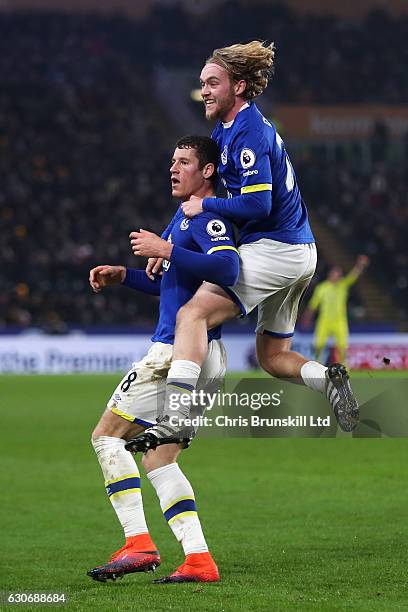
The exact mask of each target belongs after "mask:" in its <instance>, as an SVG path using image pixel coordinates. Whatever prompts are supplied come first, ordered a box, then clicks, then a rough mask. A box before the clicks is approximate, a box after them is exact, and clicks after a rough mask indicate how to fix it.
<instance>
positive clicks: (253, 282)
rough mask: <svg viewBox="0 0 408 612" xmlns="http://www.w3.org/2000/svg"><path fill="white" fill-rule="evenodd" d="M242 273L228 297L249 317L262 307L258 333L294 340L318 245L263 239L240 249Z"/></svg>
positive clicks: (314, 264)
mask: <svg viewBox="0 0 408 612" xmlns="http://www.w3.org/2000/svg"><path fill="white" fill-rule="evenodd" d="M238 250H239V254H240V258H241V270H240V275H239V278H238V282H237V284H236V285H234V287H229V289H228V293H229V294H230V295H231V297H232V298H233V299H234V301H235V302H236V303H237V304H238V306H239V307H240V308H241V312H242V315H243V316H245V315H247V314H249V313H250V312H251V310H253V309H254V308H256V306H258V325H257V327H256V332H257V333H260V334H262V333H267V334H270V335H271V336H276V337H278V338H288V337H290V336H293V331H294V328H295V323H296V319H297V313H298V307H299V302H300V298H301V297H302V295H303V293H304V292H305V291H306V289H307V286H308V285H309V283H310V281H311V279H312V277H313V274H314V272H315V269H316V263H317V251H316V245H315V244H287V243H284V242H277V241H276V240H269V238H261V240H258V241H257V242H252V243H250V244H243V245H241V246H240V247H239V249H238Z"/></svg>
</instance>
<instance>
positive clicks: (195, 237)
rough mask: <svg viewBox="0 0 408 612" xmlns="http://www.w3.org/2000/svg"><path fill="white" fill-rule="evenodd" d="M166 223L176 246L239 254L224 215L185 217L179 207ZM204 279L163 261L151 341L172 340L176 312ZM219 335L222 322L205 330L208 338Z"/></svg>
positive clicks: (168, 342) (209, 214) (229, 225)
mask: <svg viewBox="0 0 408 612" xmlns="http://www.w3.org/2000/svg"><path fill="white" fill-rule="evenodd" d="M169 227H171V229H170V233H169V235H168V238H167V240H168V241H169V242H171V243H172V244H174V245H176V246H179V247H183V248H185V249H188V250H190V251H195V252H196V253H205V254H207V255H211V254H212V253H219V252H221V251H227V252H229V253H231V255H232V254H233V256H234V257H237V258H238V251H237V249H236V246H235V242H234V231H233V226H232V223H231V222H230V221H228V220H226V219H224V218H223V217H220V216H216V215H214V214H213V213H207V212H204V213H202V214H200V215H197V216H196V217H194V218H193V219H187V218H186V217H185V216H184V214H183V212H182V210H181V208H180V209H179V211H177V213H176V215H175V216H174V217H173V219H172V222H171V224H170V226H169ZM203 280H205V279H203V278H199V277H198V276H197V275H196V274H194V268H192V269H191V270H186V269H185V268H183V269H181V268H180V267H179V266H177V265H175V264H174V263H172V262H171V261H164V262H163V277H162V280H161V286H160V316H159V322H158V324H157V327H156V331H155V333H154V336H153V337H152V340H153V342H164V343H166V344H173V342H174V331H175V325H176V316H177V312H178V310H179V309H180V308H181V307H182V306H184V304H186V303H187V302H188V301H189V300H190V298H192V297H193V295H194V294H195V292H196V291H197V289H198V288H199V287H200V285H201V284H202V282H203ZM220 337H221V326H219V327H217V328H214V329H211V330H209V331H208V341H209V342H210V341H211V340H214V339H218V338H220Z"/></svg>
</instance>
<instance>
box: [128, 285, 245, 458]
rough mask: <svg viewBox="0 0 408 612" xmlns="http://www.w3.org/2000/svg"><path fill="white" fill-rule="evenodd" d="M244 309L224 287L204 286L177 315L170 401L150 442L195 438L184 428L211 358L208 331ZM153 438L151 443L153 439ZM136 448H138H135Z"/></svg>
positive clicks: (168, 389) (151, 431)
mask: <svg viewBox="0 0 408 612" xmlns="http://www.w3.org/2000/svg"><path fill="white" fill-rule="evenodd" d="M239 313H240V308H239V306H237V304H235V302H233V300H232V299H231V298H230V297H229V295H227V293H225V291H224V290H223V289H221V287H218V286H217V285H213V284H211V283H204V284H203V285H202V286H201V287H200V289H199V290H198V291H197V293H196V294H195V295H194V297H193V298H192V299H191V300H190V301H189V302H188V303H187V304H186V305H184V306H183V307H182V308H181V309H180V311H179V313H178V315H177V327H176V339H175V345H174V352H173V360H172V363H171V367H170V370H169V373H168V375H167V385H166V401H165V406H164V412H163V417H162V419H160V423H158V425H155V426H153V427H152V428H149V429H147V430H146V432H145V436H146V438H145V439H146V442H147V443H148V444H155V443H156V442H157V440H161V439H176V438H180V439H185V440H188V438H190V437H191V435H192V434H193V432H192V429H191V427H185V426H184V425H183V423H184V421H185V419H186V418H189V416H190V404H189V401H188V395H189V394H191V393H192V392H193V391H194V390H195V388H196V386H197V382H198V379H199V377H200V373H201V366H202V365H203V362H204V360H205V359H206V358H207V355H208V338H207V329H212V328H214V327H217V326H218V325H221V324H222V323H223V322H225V321H227V320H229V319H232V318H234V317H235V316H237V315H238V314H239ZM150 435H151V436H153V437H152V438H151V440H149V439H148V438H149V436H150ZM135 448H136V447H135Z"/></svg>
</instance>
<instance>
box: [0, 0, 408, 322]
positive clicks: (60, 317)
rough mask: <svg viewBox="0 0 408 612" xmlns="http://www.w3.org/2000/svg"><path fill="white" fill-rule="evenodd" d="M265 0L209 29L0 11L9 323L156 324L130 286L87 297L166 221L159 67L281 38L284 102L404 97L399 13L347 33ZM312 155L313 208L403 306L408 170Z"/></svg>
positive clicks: (222, 14)
mask: <svg viewBox="0 0 408 612" xmlns="http://www.w3.org/2000/svg"><path fill="white" fill-rule="evenodd" d="M266 7H267V5H264V7H263V8H260V7H255V6H254V7H252V5H250V4H246V5H245V6H244V5H241V4H239V3H226V4H225V5H223V6H221V7H219V8H218V9H217V13H216V14H215V15H213V16H212V17H211V21H208V20H209V16H208V15H206V14H200V15H192V14H190V13H187V12H186V11H184V9H176V8H175V7H172V8H171V10H170V9H168V8H165V7H163V6H161V7H158V8H156V9H155V10H154V12H153V13H152V14H151V15H149V16H148V17H147V21H145V22H143V23H138V22H132V21H128V20H126V19H125V18H123V17H95V16H79V15H69V16H67V15H57V14H39V13H30V14H12V13H11V14H1V15H0V82H1V88H0V259H1V262H2V266H1V268H0V284H1V292H0V327H1V326H3V327H4V326H5V325H6V326H7V325H8V326H22V327H28V326H36V327H41V328H44V329H46V330H49V331H56V332H58V331H64V329H66V327H67V326H70V325H82V326H87V325H129V324H132V323H133V324H134V323H137V324H139V325H144V324H150V323H151V322H152V321H153V320H154V318H155V312H156V310H155V307H152V305H153V304H154V301H155V298H138V297H136V295H133V296H132V299H130V296H129V292H128V290H126V289H123V288H119V289H118V290H112V291H110V292H109V295H108V293H102V294H99V295H93V294H92V292H91V290H90V288H89V285H88V272H89V269H90V268H91V267H93V266H95V265H97V264H103V263H112V264H116V263H118V264H119V263H121V264H124V265H131V266H141V265H142V264H143V262H142V261H141V260H136V259H135V258H134V256H133V254H132V253H131V250H130V248H129V242H128V233H129V231H131V230H133V229H137V228H139V227H144V228H146V229H150V230H152V231H156V232H158V233H160V232H161V231H162V230H163V229H164V227H165V226H166V224H167V221H168V219H169V218H170V216H171V215H172V210H173V207H174V203H173V202H172V200H171V197H170V185H169V174H168V169H169V158H170V155H171V145H169V142H174V139H173V134H172V128H171V125H169V124H168V123H167V122H166V115H165V101H163V100H161V101H160V103H158V101H157V100H156V99H155V97H154V95H153V86H152V66H153V65H154V63H155V62H156V63H162V64H166V63H168V64H169V65H178V64H180V65H181V64H185V63H186V61H188V62H190V63H191V65H192V66H194V65H195V66H199V65H201V63H202V60H203V58H204V57H205V56H206V54H207V53H208V51H209V50H211V49H212V48H214V47H216V46H220V44H221V43H222V44H227V43H229V42H235V41H237V40H240V39H246V40H248V39H250V38H253V37H257V38H260V37H261V38H265V39H268V40H272V39H273V40H276V42H277V45H278V53H279V63H278V66H279V68H278V70H279V72H277V78H276V90H275V87H274V91H275V95H276V96H278V97H279V98H280V99H281V100H284V101H287V102H294V101H296V102H306V101H314V102H322V103H328V102H355V101H365V102H368V101H372V100H376V101H377V102H403V101H406V99H407V93H408V92H407V85H408V79H407V78H406V75H405V76H404V75H403V74H402V73H401V71H403V70H404V65H405V64H406V61H404V57H402V56H403V55H404V53H405V55H406V53H407V51H404V48H405V46H404V44H403V43H404V42H405V38H406V34H407V33H408V29H407V21H406V20H404V19H399V20H393V19H391V18H384V17H382V18H381V19H380V17H379V16H378V15H377V16H376V15H372V16H371V17H370V18H369V19H367V21H366V22H364V23H363V24H360V25H356V24H354V25H350V24H344V23H341V22H339V21H337V20H335V19H331V18H323V17H319V18H318V17H310V18H308V17H302V18H301V17H294V16H292V15H290V14H288V13H287V11H286V9H285V10H284V9H282V8H277V7H276V8H274V9H273V8H271V7H270V6H269V7H268V8H266ZM208 24H210V27H209V25H208ZM215 26H216V27H215ZM380 26H381V43H380V40H379V38H380V30H379V29H380ZM223 30H225V32H224V34H223ZM192 40H194V42H195V44H194V45H192V44H191V41H192ZM380 44H381V51H380ZM373 46H374V48H373ZM369 47H370V48H369ZM357 59H358V61H357ZM405 59H406V58H405ZM169 95H171V91H169ZM187 131H188V129H187ZM169 147H170V148H169ZM293 161H294V164H295V167H296V159H294V160H293ZM312 162H313V163H309V164H301V168H300V174H301V186H303V193H304V196H305V199H306V201H309V202H310V203H312V202H313V205H316V206H318V207H319V210H320V211H321V213H322V214H323V215H326V216H327V217H328V220H329V222H330V223H332V224H333V223H337V224H338V227H339V231H340V232H342V233H343V234H344V238H345V240H347V241H350V244H351V247H352V248H355V251H356V253H359V252H364V251H366V252H367V253H368V254H369V255H372V256H374V258H377V259H378V262H379V268H378V270H379V274H380V275H382V276H381V279H382V280H383V281H384V282H385V283H388V285H389V286H391V287H392V292H393V295H395V297H396V298H397V299H400V298H401V295H402V292H403V291H404V290H406V284H407V277H406V273H405V275H404V266H405V269H406V264H407V261H406V256H404V244H403V243H404V240H405V237H404V232H403V225H402V224H403V222H404V220H405V221H406V217H407V213H406V210H405V211H404V207H403V198H404V196H405V192H406V178H405V180H404V176H403V172H402V171H399V170H398V168H396V167H393V166H392V165H387V163H386V162H379V163H378V165H377V166H376V169H375V172H374V173H371V174H369V175H365V174H363V173H359V172H358V168H355V167H353V165H352V164H349V163H347V161H344V162H343V163H341V164H340V163H339V164H338V165H334V166H333V165H330V164H328V163H326V162H324V161H319V162H316V163H314V161H313V160H312ZM319 164H320V165H319ZM315 175H316V176H317V175H318V177H319V180H318V181H315V180H314V177H315ZM336 219H337V220H336ZM367 219H369V221H368V222H367ZM405 252H406V249H405ZM391 258H392V259H391ZM156 301H157V300H156Z"/></svg>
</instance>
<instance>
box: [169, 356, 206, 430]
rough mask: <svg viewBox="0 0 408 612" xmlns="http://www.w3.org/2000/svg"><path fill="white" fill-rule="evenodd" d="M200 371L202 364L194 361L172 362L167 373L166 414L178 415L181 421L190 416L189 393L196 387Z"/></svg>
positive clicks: (178, 360)
mask: <svg viewBox="0 0 408 612" xmlns="http://www.w3.org/2000/svg"><path fill="white" fill-rule="evenodd" d="M200 372H201V368H200V366H199V365H198V364H197V363H194V361H187V360H186V359H176V360H175V361H173V362H172V364H171V366H170V370H169V372H168V374H167V383H166V399H165V405H164V414H168V415H169V416H173V418H174V417H175V416H178V417H179V419H180V422H182V421H183V419H184V418H186V417H187V418H188V417H189V416H190V403H189V402H188V395H190V394H191V392H192V391H194V389H195V388H196V386H197V382H198V379H199V377H200ZM181 398H183V401H181Z"/></svg>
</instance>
